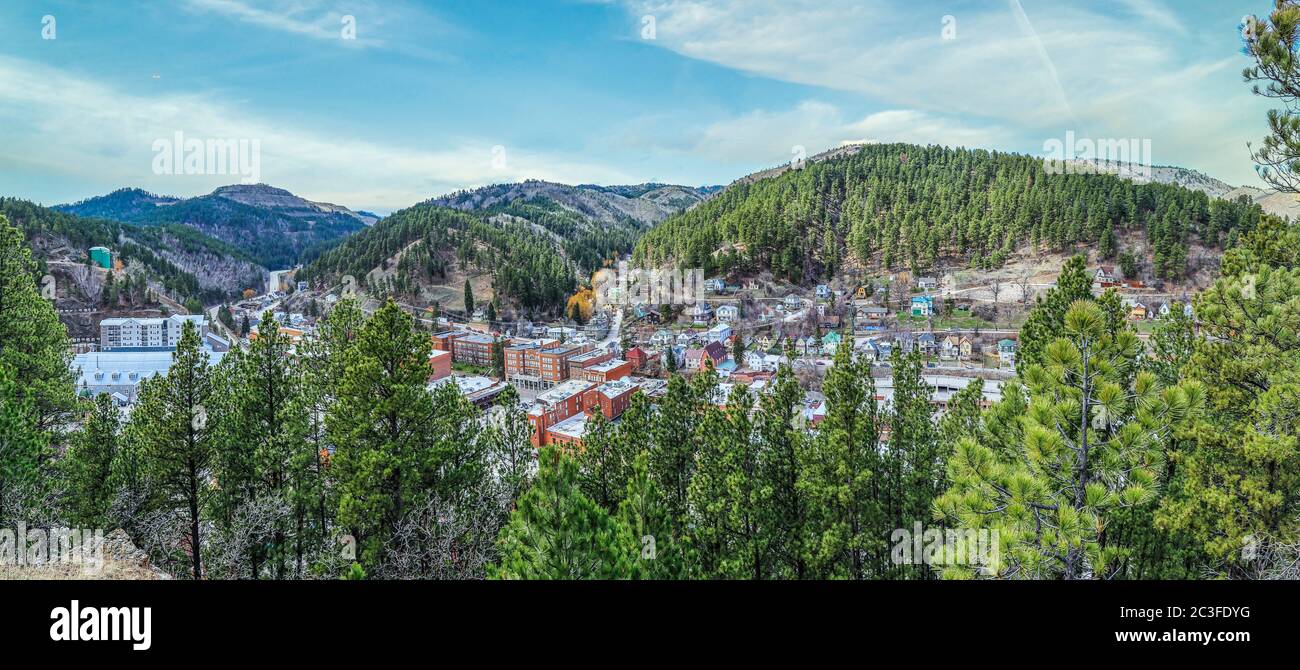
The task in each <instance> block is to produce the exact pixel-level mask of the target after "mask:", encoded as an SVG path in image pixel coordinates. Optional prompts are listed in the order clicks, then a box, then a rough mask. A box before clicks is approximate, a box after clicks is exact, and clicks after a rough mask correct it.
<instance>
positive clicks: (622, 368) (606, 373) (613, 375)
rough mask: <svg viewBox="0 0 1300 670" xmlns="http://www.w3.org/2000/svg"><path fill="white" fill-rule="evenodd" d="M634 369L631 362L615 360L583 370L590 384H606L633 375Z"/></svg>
mask: <svg viewBox="0 0 1300 670" xmlns="http://www.w3.org/2000/svg"><path fill="white" fill-rule="evenodd" d="M632 367H633V366H632V364H631V363H630V362H628V361H625V360H622V359H619V358H614V359H610V360H607V361H605V362H603V363H599V364H597V365H593V366H591V367H589V368H587V369H585V370H583V378H584V379H586V380H587V381H589V382H596V383H597V384H604V383H605V382H612V381H614V380H616V379H622V378H624V377H626V376H628V375H630V374H632Z"/></svg>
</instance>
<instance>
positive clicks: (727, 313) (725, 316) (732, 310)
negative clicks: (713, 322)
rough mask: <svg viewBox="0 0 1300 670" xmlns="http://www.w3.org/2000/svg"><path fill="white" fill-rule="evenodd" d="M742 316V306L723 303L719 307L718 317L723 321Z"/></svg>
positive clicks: (733, 319)
mask: <svg viewBox="0 0 1300 670" xmlns="http://www.w3.org/2000/svg"><path fill="white" fill-rule="evenodd" d="M739 318H740V308H739V307H737V306H736V305H721V306H719V307H718V319H719V320H721V321H727V322H731V321H735V320H736V319H739Z"/></svg>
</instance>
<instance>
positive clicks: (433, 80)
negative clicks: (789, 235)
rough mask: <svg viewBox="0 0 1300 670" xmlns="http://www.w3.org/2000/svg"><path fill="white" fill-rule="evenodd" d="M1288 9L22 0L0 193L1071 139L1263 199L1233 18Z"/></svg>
mask: <svg viewBox="0 0 1300 670" xmlns="http://www.w3.org/2000/svg"><path fill="white" fill-rule="evenodd" d="M1270 5H1271V2H1270V1H1269V0H1253V1H1248V2H1241V1H1236V0H1232V1H1229V0H1177V1H1175V0H1109V1H1107V0H1077V1H1074V0H983V1H974V0H942V1H940V2H930V1H927V0H910V1H907V2H896V1H884V0H808V1H804V0H711V1H704V0H618V1H615V0H609V1H604V2H601V1H595V0H588V1H576V0H574V1H557V2H545V1H542V0H530V1H528V2H513V1H512V2H505V1H501V2H495V1H492V0H477V1H463V2H462V1H448V2H414V1H410V0H408V1H401V0H384V1H382V2H380V1H378V0H262V1H258V0H177V1H176V2H168V3H155V2H138V3H137V2H129V1H125V0H115V1H114V2H91V1H89V0H87V1H84V2H71V1H68V2H59V1H53V0H42V1H40V2H29V1H27V0H12V1H9V2H5V3H3V4H0V194H3V195H15V196H21V197H25V198H30V199H33V200H35V201H38V202H41V203H44V204H54V203H59V202H67V201H72V200H77V199H80V198H84V197H88V196H93V195H98V194H101V193H104V192H107V191H110V190H112V189H115V188H119V187H122V186H137V187H142V188H145V189H148V190H151V191H154V192H159V193H165V194H171V195H181V196H189V195H196V194H201V193H206V192H209V191H211V190H212V189H213V188H215V187H217V186H219V185H222V184H226V183H232V182H235V181H239V180H240V177H239V176H232V175H230V174H190V175H185V174H156V172H155V170H154V169H153V168H154V157H155V152H154V142H155V141H156V140H159V139H164V138H167V139H169V138H172V137H174V134H175V133H176V132H178V131H179V132H182V133H184V135H185V136H186V137H188V138H200V139H207V138H222V139H226V138H229V139H256V140H258V142H259V146H260V155H259V159H260V178H261V180H262V181H264V182H267V183H270V184H273V185H276V186H280V187H283V188H287V189H289V190H291V191H294V192H295V193H298V194H300V195H303V196H305V197H309V198H312V199H315V200H323V201H329V202H336V203H339V204H343V205H347V206H349V207H353V208H358V209H370V210H374V211H379V212H390V211H392V210H394V209H398V208H401V207H404V206H407V205H410V204H413V203H415V202H418V201H420V200H424V199H427V198H429V197H433V196H436V195H440V194H443V193H446V192H449V191H452V190H455V189H459V188H467V187H473V186H479V185H483V184H489V183H496V182H505V181H515V180H518V179H524V178H541V179H550V180H555V181H562V182H567V183H580V182H594V183H604V184H610V183H636V182H643V181H661V182H670V183H682V184H691V185H700V184H716V183H726V182H729V181H731V180H732V179H735V178H737V177H739V176H742V175H744V174H746V173H749V172H752V171H754V170H758V169H763V168H766V167H770V166H773V165H776V164H779V163H782V162H785V161H788V160H789V159H790V158H791V156H792V151H793V150H794V147H803V148H804V149H805V150H806V151H807V152H808V153H809V154H813V153H816V152H819V151H822V150H825V149H828V148H831V147H833V146H836V145H838V144H840V143H843V142H849V141H909V142H919V143H931V142H933V143H941V144H948V145H961V146H972V147H984V148H991V149H992V148H996V149H1003V150H1009V151H1019V152H1025V153H1034V154H1041V153H1042V152H1043V145H1044V142H1046V141H1047V140H1049V139H1052V138H1058V139H1061V140H1063V139H1064V137H1065V133H1066V132H1067V131H1074V133H1075V134H1076V136H1080V137H1090V138H1097V139H1128V138H1135V139H1149V140H1150V141H1151V148H1152V149H1151V155H1150V156H1149V157H1147V158H1149V161H1147V162H1153V163H1157V164H1175V165H1183V166H1186V167H1192V168H1196V169H1199V170H1202V171H1204V172H1207V173H1209V174H1211V175H1212V176H1215V177H1218V178H1221V179H1224V180H1225V181H1228V182H1230V183H1232V184H1247V183H1249V184H1256V183H1257V180H1256V178H1255V176H1254V173H1253V170H1252V167H1251V164H1250V160H1249V156H1248V154H1247V149H1246V144H1247V142H1258V141H1259V139H1260V138H1261V137H1262V136H1263V135H1264V133H1265V130H1266V128H1265V122H1264V114H1265V111H1266V110H1267V109H1268V106H1269V105H1268V102H1267V101H1265V100H1261V99H1258V98H1254V97H1252V96H1251V94H1250V92H1249V88H1248V86H1247V85H1246V84H1244V83H1242V82H1241V77H1240V71H1241V69H1242V68H1243V67H1244V66H1245V65H1246V64H1247V63H1246V58H1245V56H1243V55H1241V53H1240V41H1239V40H1238V37H1237V33H1236V26H1237V24H1238V23H1239V22H1240V20H1241V18H1242V16H1243V15H1245V14H1248V13H1252V12H1256V13H1264V12H1266V11H1267V9H1268V7H1269V6H1270ZM46 16H51V17H53V19H54V20H53V24H52V28H53V34H52V35H51V34H50V32H49V28H50V27H51V25H50V22H49V21H48V20H46V19H45V18H44V17H46ZM348 16H351V17H353V18H354V19H355V21H354V23H353V25H355V36H356V39H344V34H343V32H344V28H345V21H346V19H345V17H348ZM945 17H949V18H948V19H947V20H946V21H945ZM649 27H653V31H652V32H651V31H649V30H648V28H649ZM945 27H951V28H955V32H953V31H949V33H948V34H947V36H948V37H951V38H952V39H945V33H944V29H945ZM49 36H52V37H53V38H54V39H43V37H49Z"/></svg>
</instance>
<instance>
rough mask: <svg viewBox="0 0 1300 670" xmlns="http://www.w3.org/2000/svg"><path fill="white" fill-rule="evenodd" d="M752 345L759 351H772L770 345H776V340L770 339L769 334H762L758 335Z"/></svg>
mask: <svg viewBox="0 0 1300 670" xmlns="http://www.w3.org/2000/svg"><path fill="white" fill-rule="evenodd" d="M754 343H755V344H757V345H758V349H759V350H760V351H770V350H771V349H772V345H773V344H776V340H773V339H772V335H771V334H769V333H764V334H762V335H760V336H759V337H758V338H757V339H756V340H754Z"/></svg>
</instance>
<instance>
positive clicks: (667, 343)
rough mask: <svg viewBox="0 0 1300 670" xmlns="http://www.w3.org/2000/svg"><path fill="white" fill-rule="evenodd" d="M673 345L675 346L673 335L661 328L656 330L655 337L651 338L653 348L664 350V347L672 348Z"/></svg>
mask: <svg viewBox="0 0 1300 670" xmlns="http://www.w3.org/2000/svg"><path fill="white" fill-rule="evenodd" d="M672 345H673V334H672V333H670V332H668V331H667V330H663V329H662V328H661V329H659V330H656V331H655V334H654V335H651V336H650V346H652V347H659V348H663V347H671V346H672Z"/></svg>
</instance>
